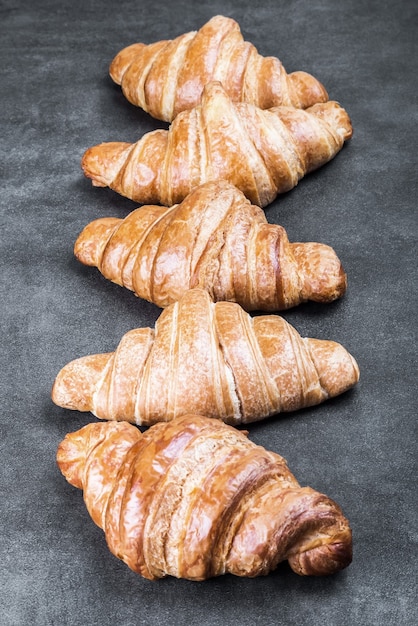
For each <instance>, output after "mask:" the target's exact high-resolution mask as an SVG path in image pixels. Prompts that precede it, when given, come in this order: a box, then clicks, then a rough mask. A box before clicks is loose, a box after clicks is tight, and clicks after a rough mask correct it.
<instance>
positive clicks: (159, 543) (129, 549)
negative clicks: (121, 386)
mask: <svg viewBox="0 0 418 626" xmlns="http://www.w3.org/2000/svg"><path fill="white" fill-rule="evenodd" d="M57 463H58V466H59V468H60V470H61V472H62V473H63V475H64V476H65V478H66V479H67V481H68V482H69V483H70V484H71V485H73V486H75V487H78V488H79V489H83V491H84V501H85V503H86V506H87V509H88V511H89V513H90V515H91V517H92V519H93V521H94V522H95V523H96V524H97V525H98V526H99V527H100V528H102V529H103V530H104V533H105V537H106V541H107V544H108V547H109V549H110V551H111V552H112V553H113V554H114V555H115V556H117V557H118V558H120V559H121V560H122V561H123V562H124V563H125V564H126V565H127V566H128V567H130V568H131V569H132V570H133V571H134V572H137V573H138V574H140V575H142V576H144V577H145V578H148V579H151V580H157V579H159V578H162V577H164V576H175V577H177V578H186V579H189V580H205V579H207V578H210V577H213V576H219V575H221V574H235V575H237V576H249V577H254V576H260V575H265V574H268V573H269V572H271V571H272V570H274V569H275V568H276V567H277V565H278V563H280V562H282V561H285V560H288V562H289V565H290V567H291V568H292V570H293V571H294V572H296V573H297V574H300V575H324V574H332V573H335V572H337V571H339V570H341V569H343V568H344V567H346V566H347V565H349V564H350V562H351V559H352V535H351V529H350V526H349V523H348V521H347V519H346V518H345V517H344V515H343V513H342V511H341V509H340V507H339V506H338V505H337V504H336V503H335V502H334V501H333V500H331V499H330V498H328V497H327V496H325V495H323V494H321V493H319V492H317V491H315V490H314V489H311V488H309V487H301V486H300V485H299V483H298V482H297V480H296V478H295V477H294V476H293V475H292V473H291V472H290V470H289V469H288V467H287V464H286V461H285V460H284V459H283V458H282V457H281V456H279V455H278V454H276V453H274V452H268V451H267V450H265V449H264V448H263V447H261V446H258V445H256V444H254V443H253V442H251V441H250V440H248V438H247V436H246V434H245V433H243V432H241V431H239V430H237V429H235V428H233V427H231V426H227V425H226V424H222V423H221V422H219V421H218V420H210V419H208V418H205V417H202V416H198V415H186V416H183V417H181V418H177V419H175V420H173V421H171V422H169V423H160V424H156V425H154V426H153V427H152V428H150V429H148V430H147V431H145V432H144V433H141V432H140V430H139V429H138V428H136V427H135V426H133V425H131V424H127V423H126V422H125V423H123V422H117V423H94V424H88V425H87V426H84V427H83V428H81V429H80V430H78V431H76V432H74V433H69V434H68V435H66V437H65V438H64V439H63V441H62V442H61V443H60V445H59V447H58V452H57Z"/></svg>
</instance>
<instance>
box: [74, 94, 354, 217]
mask: <svg viewBox="0 0 418 626" xmlns="http://www.w3.org/2000/svg"><path fill="white" fill-rule="evenodd" d="M351 135H352V126H351V122H350V119H349V117H348V115H347V112H346V111H345V110H344V109H343V108H342V107H341V106H340V105H339V104H338V103H336V102H333V101H329V102H325V103H324V104H315V105H314V106H312V107H310V108H309V109H306V110H301V109H295V108H293V107H275V108H272V109H268V110H261V109H259V108H258V107H256V106H254V105H250V104H246V103H240V104H234V103H233V102H232V101H231V99H230V98H229V97H228V95H227V94H226V92H225V90H224V88H223V86H222V85H221V83H219V82H212V83H209V84H207V85H206V86H205V88H204V90H203V94H202V98H201V102H200V104H199V105H198V106H196V107H194V108H193V109H191V110H190V111H184V112H183V113H181V114H179V115H178V116H177V117H176V119H175V120H174V121H173V123H172V124H171V126H170V128H169V129H168V130H163V129H159V130H154V131H152V132H149V133H146V134H145V135H143V136H142V137H141V138H140V139H139V140H138V141H137V142H136V143H133V144H131V143H125V142H108V143H101V144H99V145H97V146H93V147H91V148H89V149H88V150H87V151H86V152H85V153H84V155H83V158H82V163H81V165H82V168H83V171H84V174H85V175H86V176H87V177H88V178H90V179H91V180H92V182H93V185H95V186H99V187H106V186H107V187H110V188H111V189H113V190H114V191H116V192H117V193H119V194H121V195H122V196H125V197H127V198H130V199H131V200H134V201H135V202H138V203H140V204H163V205H165V206H171V205H173V204H176V203H178V202H181V201H182V200H184V198H185V197H186V196H187V195H188V194H189V193H190V191H192V190H193V189H194V188H195V187H198V186H199V185H201V184H203V183H205V182H208V181H213V180H219V179H223V180H227V181H228V182H230V183H232V184H233V185H235V186H236V187H238V189H240V190H241V191H242V192H243V193H244V194H245V195H246V196H247V198H249V200H251V202H252V203H253V204H257V205H258V206H261V207H264V206H266V205H267V204H269V203H270V202H272V201H273V200H274V199H275V198H276V197H277V195H278V194H281V193H284V192H286V191H289V190H290V189H292V188H293V187H295V186H296V185H297V183H298V181H299V180H300V179H301V178H302V177H303V176H305V174H307V173H308V172H311V171H313V170H315V169H317V168H319V167H320V166H322V165H324V164H325V163H327V162H328V161H330V160H331V159H332V158H333V157H334V156H335V155H336V154H337V153H338V152H339V151H340V150H341V149H342V147H343V145H344V142H345V141H346V140H347V139H349V138H350V137H351Z"/></svg>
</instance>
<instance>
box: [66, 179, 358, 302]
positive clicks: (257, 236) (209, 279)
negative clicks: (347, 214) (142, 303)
mask: <svg viewBox="0 0 418 626" xmlns="http://www.w3.org/2000/svg"><path fill="white" fill-rule="evenodd" d="M74 251H75V255H76V257H77V258H78V259H79V260H80V261H81V262H82V263H84V264H86V265H91V266H94V267H98V268H99V270H100V271H101V273H102V274H103V275H104V276H105V277H106V278H108V279H109V280H111V281H113V282H115V283H117V284H119V285H122V286H125V287H127V288H128V289H131V290H132V291H134V292H135V293H136V294H137V295H138V296H140V297H141V298H145V299H146V300H149V301H151V302H154V304H156V305H158V306H161V307H166V306H168V305H169V304H171V303H173V302H175V301H176V300H178V299H179V298H180V297H181V296H182V295H183V294H184V292H185V291H187V290H188V289H191V288H193V287H200V288H202V289H206V290H207V291H208V292H209V293H210V295H211V297H212V299H213V300H214V301H218V300H229V301H233V302H238V303H239V304H240V305H241V306H242V307H243V308H244V309H246V310H247V311H251V310H264V311H278V310H282V309H287V308H289V307H293V306H295V305H297V304H300V303H301V302H304V301H306V300H315V301H317V302H330V301H332V300H335V299H336V298H338V297H340V296H341V295H343V293H344V292H345V289H346V275H345V273H344V271H343V269H342V266H341V263H340V261H339V259H338V257H337V255H336V254H335V252H334V250H333V249H332V248H330V247H329V246H326V245H324V244H320V243H289V240H288V237H287V234H286V231H285V230H284V228H283V227H282V226H278V225H276V224H268V223H267V220H266V217H265V215H264V212H263V210H262V209H261V208H260V207H257V206H255V205H252V204H250V202H249V200H247V199H246V197H245V196H244V195H243V194H242V193H241V192H240V191H239V190H238V189H237V188H236V187H234V186H233V185H231V184H230V183H227V182H225V181H217V182H213V183H205V184H204V185H201V186H200V187H197V188H196V189H195V190H194V191H192V192H191V193H190V194H189V195H188V196H187V198H186V199H185V200H184V201H183V202H182V203H181V204H178V205H174V206H173V207H171V208H165V207H161V206H153V205H147V206H143V207H141V208H139V209H136V210H135V211H133V212H132V213H130V214H129V215H128V216H127V217H125V219H123V220H122V219H117V218H100V219H97V220H95V221H94V222H92V223H90V224H88V225H87V226H86V227H85V228H84V230H83V231H82V232H81V233H80V235H79V237H78V239H77V241H76V244H75V247H74Z"/></svg>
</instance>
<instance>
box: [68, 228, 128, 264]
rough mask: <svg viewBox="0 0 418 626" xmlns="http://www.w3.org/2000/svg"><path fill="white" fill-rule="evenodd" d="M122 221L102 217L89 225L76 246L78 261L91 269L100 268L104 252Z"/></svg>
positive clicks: (75, 251)
mask: <svg viewBox="0 0 418 626" xmlns="http://www.w3.org/2000/svg"><path fill="white" fill-rule="evenodd" d="M120 221H121V220H120V219H118V218H113V217H101V218H99V219H97V220H94V221H93V222H91V223H90V224H88V225H87V226H86V227H85V228H84V229H83V230H82V231H81V233H80V234H79V236H78V237H77V239H76V242H75V244H74V255H75V257H76V259H77V260H78V261H80V262H81V263H83V264H84V265H90V266H91V267H99V265H100V261H101V258H102V250H103V247H104V246H105V245H106V242H107V240H108V238H109V236H110V234H111V233H112V231H113V229H114V227H115V225H116V224H118V223H119V222H120Z"/></svg>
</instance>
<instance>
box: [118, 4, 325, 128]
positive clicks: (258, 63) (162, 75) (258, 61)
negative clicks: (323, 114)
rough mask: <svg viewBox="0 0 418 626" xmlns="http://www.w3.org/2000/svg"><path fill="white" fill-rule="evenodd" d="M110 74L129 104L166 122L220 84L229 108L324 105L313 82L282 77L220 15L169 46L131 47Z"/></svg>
mask: <svg viewBox="0 0 418 626" xmlns="http://www.w3.org/2000/svg"><path fill="white" fill-rule="evenodd" d="M109 71H110V76H111V78H112V79H113V80H114V82H115V83H117V84H118V85H121V88H122V92H123V94H124V95H125V97H126V98H127V99H128V100H129V102H131V103H132V104H134V105H136V106H139V107H141V108H142V109H144V110H145V111H147V112H148V113H149V114H150V115H152V116H153V117H154V118H157V119H160V120H164V121H166V122H171V121H172V120H173V119H174V118H175V117H176V116H177V115H178V114H179V113H180V112H181V111H184V110H187V109H191V108H192V107H194V106H196V105H197V104H198V103H199V100H200V96H201V94H202V90H203V87H204V86H205V85H206V84H207V83H209V82H211V81H212V80H218V81H220V82H221V83H222V84H223V85H224V87H225V89H226V91H227V92H228V94H229V96H230V97H231V98H232V99H233V100H234V102H249V103H251V104H255V105H256V106H258V107H260V108H261V109H269V108H271V107H273V106H279V105H287V106H294V107H298V108H303V109H304V108H307V107H309V106H312V105H313V104H316V103H317V102H326V101H327V100H328V94H327V92H326V90H325V88H324V87H323V85H321V83H320V82H319V81H318V80H317V79H316V78H314V77H313V76H311V75H310V74H308V73H306V72H293V73H291V74H287V73H286V70H285V69H284V67H283V65H282V63H281V62H280V61H279V59H277V58H275V57H263V56H261V55H260V54H258V52H257V50H256V48H255V47H254V46H253V45H252V44H251V43H249V42H247V41H244V39H243V37H242V34H241V31H240V27H239V25H238V24H237V22H235V21H234V20H233V19H231V18H229V17H224V16H222V15H217V16H215V17H213V18H212V19H211V20H209V21H208V22H207V23H206V24H204V25H203V26H202V27H201V28H200V29H199V30H198V31H193V32H189V33H185V34H183V35H180V36H179V37H176V38H175V39H172V40H166V41H157V42H155V43H152V44H150V45H146V44H143V43H135V44H132V45H130V46H128V47H126V48H124V49H123V50H121V51H120V52H119V53H118V54H117V55H116V57H115V58H114V59H113V61H112V63H111V65H110V68H109Z"/></svg>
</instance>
